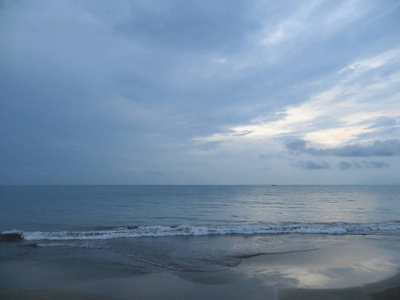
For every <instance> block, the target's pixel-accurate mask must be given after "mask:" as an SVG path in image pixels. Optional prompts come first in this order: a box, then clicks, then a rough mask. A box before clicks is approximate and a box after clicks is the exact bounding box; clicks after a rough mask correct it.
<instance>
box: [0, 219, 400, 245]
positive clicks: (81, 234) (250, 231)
mask: <svg viewBox="0 0 400 300" xmlns="http://www.w3.org/2000/svg"><path fill="white" fill-rule="evenodd" d="M395 231H400V224H399V223H398V222H385V223H382V222H381V223H271V224H264V225H246V226H190V225H180V226H161V225H159V226H126V227H115V228H108V229H103V230H89V231H58V232H45V231H34V232H29V231H28V232H26V231H19V230H12V231H4V232H1V233H0V240H3V241H6V240H9V241H18V240H20V239H24V240H27V241H40V240H105V239H115V238H139V237H167V236H206V235H227V234H241V235H255V234H323V235H324V234H325V235H368V234H393V233H395Z"/></svg>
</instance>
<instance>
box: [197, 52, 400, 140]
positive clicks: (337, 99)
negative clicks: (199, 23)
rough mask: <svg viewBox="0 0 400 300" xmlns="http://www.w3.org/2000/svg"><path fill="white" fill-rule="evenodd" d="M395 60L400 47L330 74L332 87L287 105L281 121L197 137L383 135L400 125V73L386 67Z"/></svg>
mask: <svg viewBox="0 0 400 300" xmlns="http://www.w3.org/2000/svg"><path fill="white" fill-rule="evenodd" d="M394 65H398V66H400V50H399V49H397V48H396V49H393V50H390V51H386V52H384V53H380V54H378V55H375V56H371V57H368V58H366V59H363V60H360V61H357V62H356V63H353V64H351V65H350V66H348V67H346V68H343V69H342V70H340V71H339V72H338V73H337V74H336V75H333V76H332V77H331V78H330V80H331V81H332V82H333V83H334V85H333V87H331V88H329V89H327V90H324V91H321V92H319V93H317V94H316V95H314V96H312V97H310V98H309V100H307V101H305V102H304V103H302V104H300V105H297V106H288V107H286V108H285V109H284V110H283V111H280V112H278V113H276V114H275V117H276V118H277V119H278V120H272V121H269V119H268V118H263V117H259V118H256V119H254V120H253V121H252V124H249V125H244V126H235V127H232V128H230V130H229V132H225V133H223V132H222V133H216V134H214V135H211V136H208V137H198V138H196V139H195V140H196V141H198V142H201V141H203V142H206V141H222V142H234V141H236V140H239V139H260V140H261V139H266V138H278V137H285V136H301V137H303V138H305V139H307V140H310V141H312V142H314V143H318V144H324V145H330V146H336V145H340V144H345V143H348V142H351V141H355V140H363V136H365V135H366V134H370V137H369V139H371V136H374V135H376V136H379V135H380V136H382V132H383V129H387V128H388V127H391V128H394V129H396V130H400V122H399V120H400V101H398V99H399V97H400V72H396V71H393V69H391V71H389V72H388V70H387V68H388V67H391V68H392V67H393V66H394ZM385 118H386V119H391V120H392V121H391V122H390V123H386V124H383V123H382V122H381V120H382V119H385ZM242 133H246V134H245V135H244V134H242ZM383 137H384V138H385V137H386V138H390V137H391V136H383ZM366 140H368V139H366Z"/></svg>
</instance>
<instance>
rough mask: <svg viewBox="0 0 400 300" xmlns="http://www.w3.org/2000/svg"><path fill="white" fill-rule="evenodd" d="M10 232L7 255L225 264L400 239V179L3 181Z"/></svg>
mask: <svg viewBox="0 0 400 300" xmlns="http://www.w3.org/2000/svg"><path fill="white" fill-rule="evenodd" d="M0 232H1V234H0V250H1V252H0V256H1V258H2V259H7V258H17V257H20V256H21V255H25V257H26V256H31V257H38V256H40V257H41V258H43V257H45V258H46V259H55V260H57V259H65V257H66V256H70V257H74V255H75V259H78V260H79V259H80V260H98V261H101V262H102V263H109V264H123V265H125V266H127V267H129V268H132V269H135V270H137V271H141V272H144V273H151V272H153V271H155V270H172V271H175V272H188V271H192V272H215V271H221V270H227V269H229V268H232V267H235V266H237V265H239V264H240V263H241V262H242V260H243V259H244V258H247V257H252V256H258V255H261V254H269V253H275V254H276V253H288V252H293V251H307V250H312V249H319V248H322V247H329V246H332V245H337V244H341V243H347V242H348V241H349V240H354V239H357V240H378V241H384V242H387V243H391V242H392V241H393V242H396V243H399V240H400V186H1V187H0ZM82 249H85V251H82ZM74 251H75V252H74ZM100 252H101V253H100ZM74 253H75V254H74ZM76 253H78V254H76ZM99 253H100V254H99Z"/></svg>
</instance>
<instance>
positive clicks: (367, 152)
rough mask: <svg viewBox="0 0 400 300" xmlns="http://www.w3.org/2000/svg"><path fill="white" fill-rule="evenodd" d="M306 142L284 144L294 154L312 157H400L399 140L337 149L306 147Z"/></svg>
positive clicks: (297, 141)
mask: <svg viewBox="0 0 400 300" xmlns="http://www.w3.org/2000/svg"><path fill="white" fill-rule="evenodd" d="M307 143H308V141H306V140H303V139H295V140H292V141H289V142H287V143H286V148H287V149H289V150H290V151H292V152H294V153H305V154H310V155H313V156H344V157H346V156H352V157H369V156H398V155H400V140H397V139H390V140H385V141H379V140H378V141H375V142H374V143H373V144H372V145H369V146H362V145H360V144H352V145H347V146H343V147H337V148H326V149H317V148H314V147H307Z"/></svg>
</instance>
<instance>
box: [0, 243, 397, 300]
mask: <svg viewBox="0 0 400 300" xmlns="http://www.w3.org/2000/svg"><path fill="white" fill-rule="evenodd" d="M361 250H362V251H361ZM80 251H86V250H80ZM88 251H90V250H88ZM398 259H399V253H398V252H397V250H395V249H390V248H385V247H378V246H377V244H376V243H372V244H371V243H365V244H357V245H344V246H341V247H339V246H338V247H332V248H327V249H316V250H310V251H303V252H292V253H279V254H266V255H259V256H255V257H249V258H245V259H243V261H242V262H241V263H240V264H239V265H238V266H236V267H232V268H229V269H227V270H225V271H219V272H170V271H161V272H160V271H157V272H153V273H149V274H143V273H141V272H139V271H138V270H134V269H132V268H129V267H127V266H125V265H124V264H115V263H114V264H109V263H105V262H101V261H99V260H96V261H87V260H81V261H79V260H71V259H65V260H62V259H61V260H57V261H54V260H51V259H50V260H46V259H30V258H24V257H23V255H21V258H13V259H8V260H2V261H1V262H0V282H1V284H0V299H17V300H24V299H62V300H64V299H93V300H96V299H99V300H102V299H116V300H117V299H120V300H127V299H277V300H294V299H301V300H311V299H328V300H330V299H337V300H339V299H351V300H357V299H360V300H364V299H373V300H392V299H393V300H394V299H399V292H400V275H399V273H398V264H396V262H397V261H398Z"/></svg>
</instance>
